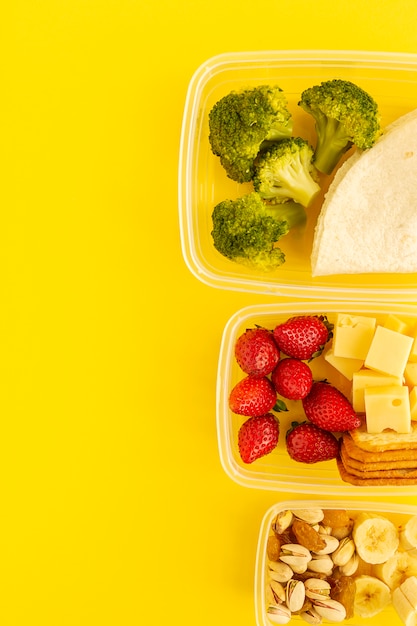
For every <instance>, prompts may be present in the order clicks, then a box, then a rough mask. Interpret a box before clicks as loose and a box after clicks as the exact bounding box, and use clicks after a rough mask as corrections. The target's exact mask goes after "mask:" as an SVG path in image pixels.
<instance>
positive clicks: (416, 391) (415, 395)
mask: <svg viewBox="0 0 417 626" xmlns="http://www.w3.org/2000/svg"><path fill="white" fill-rule="evenodd" d="M409 398H410V413H411V421H412V422H416V421H417V386H416V387H413V388H412V389H411V391H410V396H409Z"/></svg>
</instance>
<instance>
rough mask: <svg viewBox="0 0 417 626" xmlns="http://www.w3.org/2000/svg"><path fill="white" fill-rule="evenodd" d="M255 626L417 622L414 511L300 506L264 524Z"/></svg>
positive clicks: (316, 503)
mask: <svg viewBox="0 0 417 626" xmlns="http://www.w3.org/2000/svg"><path fill="white" fill-rule="evenodd" d="M255 614H256V623H257V626H271V624H287V623H289V622H291V623H293V622H294V623H295V622H299V623H301V624H302V623H308V624H321V623H343V622H344V621H345V620H349V621H348V623H349V624H355V625H356V624H369V626H377V625H379V624H381V623H382V622H384V623H404V624H406V626H411V625H412V624H415V623H416V619H417V507H415V506H414V507H413V506H404V505H400V504H376V503H367V504H366V507H364V505H363V502H356V501H350V502H349V503H348V504H347V503H346V501H340V500H336V501H323V500H297V501H283V502H280V503H279V504H276V505H273V506H272V507H270V508H269V510H268V511H266V513H265V514H264V517H263V519H262V523H261V527H260V532H259V537H258V547H257V554H256V567H255Z"/></svg>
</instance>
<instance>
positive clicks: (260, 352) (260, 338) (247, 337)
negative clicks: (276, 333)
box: [235, 328, 279, 376]
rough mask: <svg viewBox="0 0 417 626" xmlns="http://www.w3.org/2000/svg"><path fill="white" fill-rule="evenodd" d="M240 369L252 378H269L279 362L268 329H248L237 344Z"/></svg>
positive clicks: (276, 350) (277, 353) (276, 349)
mask: <svg viewBox="0 0 417 626" xmlns="http://www.w3.org/2000/svg"><path fill="white" fill-rule="evenodd" d="M235 357H236V361H237V363H238V364H239V366H240V368H241V369H242V370H243V371H244V372H245V373H246V374H250V375H251V376H267V375H268V374H270V373H271V372H272V370H273V369H274V367H275V365H276V364H277V363H278V360H279V350H278V347H277V344H276V343H275V341H274V337H273V334H272V332H271V331H270V330H267V329H266V328H248V329H247V330H246V331H245V332H244V333H243V334H242V335H240V337H238V339H237V341H236V343H235Z"/></svg>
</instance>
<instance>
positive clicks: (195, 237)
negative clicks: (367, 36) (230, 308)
mask: <svg viewBox="0 0 417 626" xmlns="http://www.w3.org/2000/svg"><path fill="white" fill-rule="evenodd" d="M333 78H341V79H347V80H351V81H353V82H356V83H357V84H358V85H360V86H361V87H363V88H364V89H366V90H367V91H369V93H370V94H371V95H372V96H373V97H374V98H375V100H376V101H377V102H378V104H379V108H380V111H381V114H382V124H383V126H385V125H386V124H388V123H390V122H392V121H393V120H394V119H396V118H398V117H399V116H401V115H403V114H404V113H406V112H408V111H411V110H412V109H414V108H417V54H402V53H396V54H395V53H384V52H364V51H363V52H361V51H331V50H330V51H320V50H316V51H311V50H310V51H309V50H272V51H255V52H241V53H228V54H222V55H219V56H215V57H213V58H211V59H209V60H207V61H206V62H205V63H203V65H201V66H200V67H199V68H198V69H197V71H196V72H195V73H194V75H193V77H192V79H191V82H190V85H189V88H188V93H187V96H186V102H185V109H184V116H183V126H182V133H181V142H180V154H179V181H178V182H179V219H180V234H181V244H182V251H183V256H184V259H185V262H186V264H187V266H188V268H189V269H190V271H191V272H192V273H193V274H194V276H196V277H197V278H198V279H199V280H201V281H202V282H203V283H205V284H207V285H210V286H212V287H217V288H221V289H229V290H236V291H243V292H250V293H262V294H270V295H271V294H272V295H283V296H290V297H314V298H338V299H344V298H346V299H347V298H350V297H352V298H354V299H355V300H358V299H361V300H396V301H411V300H414V299H415V297H416V295H417V274H400V275H395V274H386V275H385V274H384V275H382V274H367V275H353V276H352V275H338V276H326V277H315V278H314V279H313V278H312V276H311V268H310V253H311V246H312V239H313V233H314V226H315V223H316V219H317V215H318V212H319V210H320V201H318V202H317V203H316V204H315V205H314V206H312V207H310V208H309V209H308V221H307V225H306V228H305V230H304V231H303V232H300V231H294V233H290V234H288V235H287V236H286V237H285V238H283V239H282V240H281V241H280V244H279V245H280V247H281V249H282V250H283V251H284V252H285V254H286V262H285V263H284V265H282V266H281V267H280V268H278V269H277V270H276V271H275V272H273V273H266V274H265V273H260V272H256V271H253V270H249V269H247V268H244V267H243V266H240V265H238V264H236V263H234V262H232V261H229V260H228V259H226V258H224V257H222V255H220V253H218V252H217V251H216V250H215V248H214V246H213V243H212V238H211V230H212V224H211V214H212V210H213V208H214V206H215V205H216V204H217V203H218V202H220V201H222V200H225V199H229V198H230V199H233V198H236V197H239V196H241V195H243V193H246V192H247V191H249V190H251V189H252V187H251V186H250V185H249V184H248V185H239V184H237V183H235V182H234V181H232V180H230V179H229V178H227V176H226V174H225V172H224V170H223V168H222V167H221V165H220V163H219V159H218V157H215V156H214V155H213V154H212V153H211V149H210V146H209V141H208V114H209V111H210V110H211V108H212V106H213V105H214V104H215V103H216V102H217V101H218V100H219V99H220V98H221V97H223V96H224V95H226V94H227V93H229V92H230V91H232V90H234V89H240V88H242V87H251V86H252V87H253V86H256V85H257V84H262V83H263V84H266V83H270V84H271V83H276V84H278V85H279V86H280V87H281V88H282V89H283V90H284V92H285V94H286V96H287V99H288V102H289V107H290V109H291V111H292V113H293V118H294V134H299V135H300V136H303V137H304V138H305V139H307V140H309V141H310V142H311V143H313V145H314V122H313V120H312V118H311V117H310V116H308V115H307V114H306V113H304V112H303V111H302V110H301V109H300V107H298V101H299V97H300V94H301V92H302V91H303V90H304V89H306V88H308V87H310V86H313V85H314V84H317V83H319V82H321V81H322V80H329V79H333Z"/></svg>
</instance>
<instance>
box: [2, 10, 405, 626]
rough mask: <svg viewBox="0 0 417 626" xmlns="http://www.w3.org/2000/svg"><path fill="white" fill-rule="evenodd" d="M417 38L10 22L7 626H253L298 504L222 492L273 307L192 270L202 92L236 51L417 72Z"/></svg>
mask: <svg viewBox="0 0 417 626" xmlns="http://www.w3.org/2000/svg"><path fill="white" fill-rule="evenodd" d="M3 4H4V5H6V3H3ZM416 22H417V4H416V2H415V0H385V1H383V0H349V1H345V0H343V1H340V0H328V1H322V2H320V0H316V1H315V2H311V1H306V0H298V1H295V0H282V1H280V0H263V1H262V2H253V0H250V1H249V0H239V1H236V0H229V1H225V0H210V1H200V2H199V1H198V0H175V1H173V0H11V2H9V3H7V8H6V7H5V6H3V8H2V11H1V21H0V24H1V26H0V42H1V43H0V46H1V48H2V50H1V52H2V54H1V93H2V95H1V99H0V102H1V105H0V106H1V109H2V110H1V116H0V120H1V133H0V149H1V157H2V165H1V168H0V172H1V173H0V180H1V184H0V194H1V213H0V215H1V218H0V220H1V221H0V268H1V269H0V276H1V284H0V289H1V306H0V333H1V337H0V339H1V341H0V368H1V372H0V403H1V412H0V420H1V421H0V424H1V426H0V484H1V491H0V505H1V513H0V519H1V532H0V572H1V580H0V583H1V584H0V624H1V625H2V626H15V625H19V626H20V625H25V626H96V625H97V626H135V625H139V624H147V625H154V624H157V625H159V624H170V623H177V622H178V623H181V624H182V625H183V626H188V625H189V626H191V625H194V624H199V625H201V626H204V625H210V626H212V625H213V624H218V625H221V626H223V625H224V626H226V625H229V624H233V625H239V626H253V625H254V610H253V596H252V584H253V569H254V558H255V550H256V541H257V535H258V529H259V524H260V522H261V519H262V516H263V514H264V512H265V510H266V509H267V508H268V507H269V506H270V505H271V504H273V503H274V502H275V501H277V500H279V499H281V498H285V499H286V498H287V496H288V495H291V494H279V493H278V494H277V493H270V492H260V493H257V492H256V491H255V490H251V489H244V488H242V487H239V486H238V485H236V484H234V483H233V482H232V481H231V480H230V479H229V478H228V477H227V476H226V475H225V473H224V472H223V470H222V468H221V466H220V463H219V458H218V452H217V440H216V430H215V410H214V409H215V407H214V401H215V378H216V366H217V356H218V349H219V342H220V338H221V334H222V330H223V327H224V324H225V323H226V321H227V320H228V318H229V317H230V315H232V313H234V312H235V311H236V310H237V309H238V308H240V307H242V306H245V305H248V304H253V303H257V302H271V301H273V298H272V297H269V298H268V297H261V296H259V297H256V296H248V295H245V294H240V293H228V292H225V291H222V290H213V289H211V288H209V287H207V286H205V285H203V284H202V283H200V282H199V281H198V280H197V279H196V278H194V277H193V276H192V275H191V274H190V273H189V271H188V270H187V268H186V266H185V263H184V262H183V259H182V256H181V249H180V240H179V230H178V217H177V215H178V214H177V160H178V147H179V138H180V128H181V117H182V110H183V106H184V100H185V95H186V90H187V86H188V83H189V80H190V78H191V76H192V74H193V72H194V71H195V70H196V69H197V67H198V66H199V65H200V64H201V63H203V62H204V61H205V60H206V59H207V58H209V57H211V56H213V55H215V54H219V53H222V52H226V51H237V50H256V49H268V48H269V49H280V48H282V49H292V48H296V49H300V48H305V49H311V48H317V49H319V48H329V49H337V48H338V49H364V50H365V49H366V50H386V51H401V52H417V28H416ZM411 500H415V498H412V499H410V500H409V501H410V502H411ZM400 501H401V500H400Z"/></svg>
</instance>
